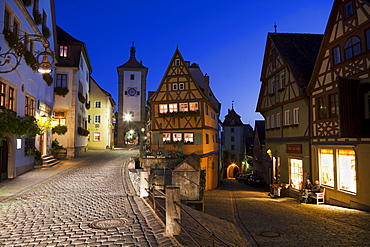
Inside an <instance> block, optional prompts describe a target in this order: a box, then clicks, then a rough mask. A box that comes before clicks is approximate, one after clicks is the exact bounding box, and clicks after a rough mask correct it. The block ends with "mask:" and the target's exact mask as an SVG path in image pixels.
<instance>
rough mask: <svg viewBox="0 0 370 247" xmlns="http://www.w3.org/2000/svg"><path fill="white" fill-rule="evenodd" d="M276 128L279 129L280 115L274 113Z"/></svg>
mask: <svg viewBox="0 0 370 247" xmlns="http://www.w3.org/2000/svg"><path fill="white" fill-rule="evenodd" d="M276 127H277V128H280V127H281V114H280V112H278V113H276Z"/></svg>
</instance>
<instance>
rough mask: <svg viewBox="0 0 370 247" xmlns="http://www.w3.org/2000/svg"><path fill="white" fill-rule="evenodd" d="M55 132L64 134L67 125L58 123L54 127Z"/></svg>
mask: <svg viewBox="0 0 370 247" xmlns="http://www.w3.org/2000/svg"><path fill="white" fill-rule="evenodd" d="M52 132H53V134H57V135H64V134H65V133H66V132H67V126H65V125H57V126H55V127H54V128H53V129H52Z"/></svg>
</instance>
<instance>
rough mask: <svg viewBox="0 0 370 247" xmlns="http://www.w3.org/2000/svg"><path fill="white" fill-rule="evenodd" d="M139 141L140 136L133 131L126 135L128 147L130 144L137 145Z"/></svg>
mask: <svg viewBox="0 0 370 247" xmlns="http://www.w3.org/2000/svg"><path fill="white" fill-rule="evenodd" d="M138 139H139V135H138V134H137V133H136V131H135V130H133V129H131V130H129V131H127V132H126V133H125V144H126V145H130V144H134V145H137V144H138Z"/></svg>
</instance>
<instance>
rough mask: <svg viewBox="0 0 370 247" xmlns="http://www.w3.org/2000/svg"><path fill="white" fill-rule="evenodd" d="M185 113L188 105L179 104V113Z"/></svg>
mask: <svg viewBox="0 0 370 247" xmlns="http://www.w3.org/2000/svg"><path fill="white" fill-rule="evenodd" d="M186 111H189V105H188V103H180V112H186Z"/></svg>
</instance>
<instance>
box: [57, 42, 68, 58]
mask: <svg viewBox="0 0 370 247" xmlns="http://www.w3.org/2000/svg"><path fill="white" fill-rule="evenodd" d="M59 56H60V57H68V45H60V46H59Z"/></svg>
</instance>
